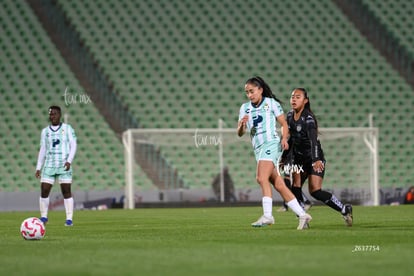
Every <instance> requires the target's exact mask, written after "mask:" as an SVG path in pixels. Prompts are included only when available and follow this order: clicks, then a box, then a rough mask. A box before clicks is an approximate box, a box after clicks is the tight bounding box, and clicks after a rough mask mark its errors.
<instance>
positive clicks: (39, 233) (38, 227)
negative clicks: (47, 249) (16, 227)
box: [20, 217, 46, 240]
mask: <svg viewBox="0 0 414 276" xmlns="http://www.w3.org/2000/svg"><path fill="white" fill-rule="evenodd" d="M20 234H21V235H22V237H23V238H24V239H25V240H40V239H42V238H43V237H44V236H45V234H46V227H45V225H44V224H43V222H42V221H41V220H40V219H38V218H35V217H33V218H27V219H25V220H24V221H23V222H22V225H21V226H20Z"/></svg>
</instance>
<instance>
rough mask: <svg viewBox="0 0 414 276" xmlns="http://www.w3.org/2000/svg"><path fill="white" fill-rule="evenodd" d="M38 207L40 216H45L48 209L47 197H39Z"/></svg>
mask: <svg viewBox="0 0 414 276" xmlns="http://www.w3.org/2000/svg"><path fill="white" fill-rule="evenodd" d="M39 209H40V216H41V217H44V218H47V212H48V211H49V197H46V198H43V197H40V198H39Z"/></svg>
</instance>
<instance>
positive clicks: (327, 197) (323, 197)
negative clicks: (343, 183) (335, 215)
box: [311, 190, 344, 213]
mask: <svg viewBox="0 0 414 276" xmlns="http://www.w3.org/2000/svg"><path fill="white" fill-rule="evenodd" d="M311 195H312V196H313V197H314V198H316V199H317V200H320V201H322V202H323V203H325V204H326V205H328V206H329V207H331V208H332V209H334V210H336V211H338V212H341V213H342V209H343V207H344V205H343V204H342V202H341V201H340V200H339V199H337V198H336V196H335V195H333V194H331V193H330V192H327V191H322V190H317V191H315V192H313V193H311Z"/></svg>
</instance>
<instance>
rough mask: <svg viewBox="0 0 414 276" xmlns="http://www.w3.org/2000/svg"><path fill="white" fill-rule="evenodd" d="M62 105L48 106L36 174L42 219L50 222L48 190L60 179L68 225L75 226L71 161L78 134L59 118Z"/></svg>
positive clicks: (73, 156) (66, 223)
mask: <svg viewBox="0 0 414 276" xmlns="http://www.w3.org/2000/svg"><path fill="white" fill-rule="evenodd" d="M60 118H61V109H60V107H59V106H51V107H50V108H49V120H50V125H49V126H47V127H45V128H44V129H43V130H42V134H41V138H40V150H39V156H38V159H37V165H36V174H35V175H36V177H37V178H40V182H41V195H40V198H39V207H40V220H41V221H43V223H44V224H46V223H47V222H48V217H47V215H48V210H49V194H50V191H51V189H52V187H53V184H54V183H55V182H56V181H58V182H59V184H60V187H61V191H62V195H63V198H64V205H65V210H66V221H65V226H72V225H73V222H72V219H73V205H74V202H73V197H72V192H71V184H72V165H71V164H72V161H73V159H74V158H75V154H76V146H77V144H76V135H75V131H74V130H73V128H72V127H71V126H70V125H68V124H65V123H62V122H61V121H60Z"/></svg>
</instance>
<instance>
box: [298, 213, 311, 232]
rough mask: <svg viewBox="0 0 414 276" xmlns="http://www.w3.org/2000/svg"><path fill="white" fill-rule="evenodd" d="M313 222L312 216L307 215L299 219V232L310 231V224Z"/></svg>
mask: <svg viewBox="0 0 414 276" xmlns="http://www.w3.org/2000/svg"><path fill="white" fill-rule="evenodd" d="M311 220H312V217H311V215H309V214H307V213H305V214H304V215H303V216H300V217H299V225H298V228H297V229H298V230H303V229H308V228H309V222H310V221H311Z"/></svg>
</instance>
